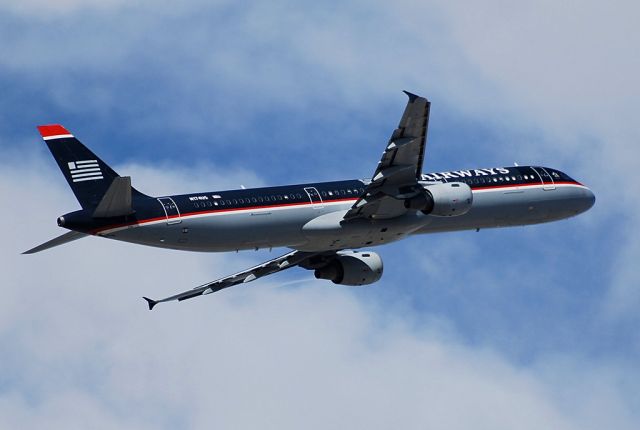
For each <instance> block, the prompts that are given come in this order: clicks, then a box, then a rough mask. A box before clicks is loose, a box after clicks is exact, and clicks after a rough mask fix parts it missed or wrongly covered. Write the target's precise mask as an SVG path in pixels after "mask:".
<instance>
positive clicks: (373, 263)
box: [315, 251, 383, 286]
mask: <svg viewBox="0 0 640 430" xmlns="http://www.w3.org/2000/svg"><path fill="white" fill-rule="evenodd" d="M382 270H383V265H382V259H381V258H380V256H379V255H378V254H376V253H375V252H370V251H364V252H358V251H340V252H338V253H337V256H336V257H335V258H333V259H332V260H330V261H329V263H328V264H326V265H324V266H322V267H319V268H317V269H316V270H315V276H316V278H317V279H328V280H330V281H332V282H333V283H334V284H340V285H352V286H358V285H368V284H373V283H374V282H376V281H378V280H379V279H380V277H382Z"/></svg>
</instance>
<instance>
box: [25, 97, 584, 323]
mask: <svg viewBox="0 0 640 430" xmlns="http://www.w3.org/2000/svg"><path fill="white" fill-rule="evenodd" d="M405 94H406V95H407V96H408V98H409V100H408V102H407V105H406V108H405V110H404V113H403V115H402V118H401V119H400V123H399V125H398V127H397V128H396V129H395V130H394V131H393V132H392V134H391V138H390V139H389V142H388V143H387V145H386V147H385V149H384V152H383V154H382V158H381V160H380V162H379V163H378V165H377V167H376V169H375V171H374V173H373V176H372V177H371V178H370V179H360V180H358V179H351V180H343V181H333V182H318V183H306V184H298V185H284V186H274V187H263V188H254V189H244V188H243V189H236V190H225V191H209V192H200V193H192V194H182V195H167V196H159V197H151V196H148V195H146V194H143V193H142V192H140V191H138V190H137V189H135V188H134V187H132V185H131V177H128V176H119V175H118V174H117V173H116V172H115V171H114V170H113V169H112V168H111V167H109V166H108V165H107V164H106V163H105V162H104V161H102V160H101V159H100V158H99V157H98V156H97V155H95V154H94V153H93V152H91V150H89V149H88V148H87V147H86V146H84V145H83V144H82V143H81V142H80V141H79V140H78V139H76V138H75V136H74V135H72V134H71V133H70V132H69V131H67V130H66V129H65V128H64V127H62V126H61V125H58V124H54V125H43V126H39V127H38V130H39V131H40V134H41V135H42V138H43V139H44V141H45V143H46V144H47V146H48V147H49V150H50V151H51V153H52V154H53V157H54V158H55V160H56V162H57V163H58V166H59V168H60V169H61V170H62V173H63V174H64V176H65V178H66V180H67V182H68V184H69V186H70V187H71V189H72V191H73V193H74V194H75V196H76V198H77V200H78V202H79V203H80V206H81V207H82V209H80V210H76V211H74V212H70V213H67V214H65V215H62V216H60V217H59V218H58V219H57V223H58V225H59V226H60V227H64V228H65V229H68V230H70V231H69V232H67V233H65V234H63V235H61V236H59V237H56V238H55V239H52V240H50V241H48V242H45V243H43V244H41V245H39V246H36V247H35V248H33V249H30V250H28V251H25V252H24V254H33V253H36V252H40V251H43V250H45V249H49V248H52V247H54V246H58V245H62V244H65V243H68V242H71V241H74V240H77V239H80V238H83V237H86V236H89V235H92V236H100V237H105V238H109V239H114V240H120V241H124V242H130V243H136V244H141V245H147V246H154V247H159V248H169V249H177V250H185V251H202V252H229V251H239V250H248V249H254V250H258V249H265V248H267V249H272V248H277V247H286V248H288V249H289V252H287V253H286V254H284V255H281V256H279V257H277V258H274V259H272V260H269V261H266V262H264V263H262V264H259V265H257V266H254V267H251V268H249V269H247V270H243V271H241V272H238V273H234V274H232V275H229V276H225V277H223V278H220V279H216V280H215V281H211V282H207V283H205V284H203V285H200V286H198V287H196V288H193V289H190V290H187V291H184V292H181V293H178V294H175V295H172V296H170V297H166V298H163V299H159V300H153V299H150V298H148V297H144V299H145V300H146V302H147V304H148V307H149V310H152V309H153V308H154V306H156V305H157V304H158V303H163V302H168V301H173V300H177V301H182V300H186V299H191V298H194V297H198V296H203V295H207V294H210V293H213V292H216V291H220V290H222V289H224V288H228V287H231V286H234V285H239V284H244V283H248V282H252V281H255V280H256V279H259V278H262V277H264V276H267V275H271V274H274V273H277V272H280V271H282V270H286V269H290V268H292V267H301V268H303V269H307V270H312V271H313V272H314V274H315V277H316V278H318V279H326V280H330V281H332V282H333V283H334V284H340V285H350V286H359V285H367V284H371V283H374V282H376V281H378V280H379V279H380V278H381V276H382V272H383V262H382V259H381V258H380V256H379V255H378V254H376V253H375V252H372V251H369V250H365V249H364V248H368V247H374V246H379V245H383V244H386V243H391V242H395V241H398V240H402V239H405V238H407V237H409V236H414V235H418V234H426V233H434V232H449V231H460V230H476V231H479V230H480V229H485V228H494V227H508V226H522V225H530V224H539V223H545V222H550V221H556V220H561V219H565V218H569V217H572V216H575V215H578V214H580V213H583V212H585V211H587V210H588V209H590V208H591V207H592V206H593V205H594V203H595V196H594V194H593V192H592V191H591V190H590V189H589V188H587V187H586V186H585V185H583V184H581V183H580V182H578V181H576V180H575V179H572V178H571V177H570V176H568V175H567V174H566V173H563V172H561V171H560V170H557V169H553V168H549V167H542V166H517V165H516V166H513V167H496V168H481V169H465V170H455V171H448V172H434V173H426V174H423V173H422V166H423V162H424V154H425V148H426V136H427V129H428V124H429V111H430V108H431V103H430V102H429V101H428V100H427V99H426V98H424V97H420V96H417V95H415V94H412V93H409V92H407V91H405Z"/></svg>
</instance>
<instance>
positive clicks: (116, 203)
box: [93, 176, 134, 218]
mask: <svg viewBox="0 0 640 430" xmlns="http://www.w3.org/2000/svg"><path fill="white" fill-rule="evenodd" d="M133 212H134V210H133V208H132V207H131V177H130V176H118V177H117V178H114V179H113V182H111V185H110V186H109V188H108V189H107V192H106V193H105V194H104V197H102V200H100V203H98V207H96V210H95V211H94V212H93V217H94V218H109V217H114V216H124V215H131V214H132V213H133Z"/></svg>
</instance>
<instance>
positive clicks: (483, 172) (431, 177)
mask: <svg viewBox="0 0 640 430" xmlns="http://www.w3.org/2000/svg"><path fill="white" fill-rule="evenodd" d="M500 174H501V175H507V174H509V169H505V168H504V167H495V168H492V169H474V170H455V171H453V172H438V173H423V174H422V180H423V181H438V180H441V179H455V178H465V177H468V178H472V177H474V176H494V175H500Z"/></svg>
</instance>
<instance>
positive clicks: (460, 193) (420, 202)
mask: <svg viewBox="0 0 640 430" xmlns="http://www.w3.org/2000/svg"><path fill="white" fill-rule="evenodd" d="M472 203H473V193H472V191H471V188H470V187H469V185H467V184H465V183H463V182H447V183H440V184H430V185H424V188H423V191H422V192H421V193H420V194H418V195H417V196H415V197H412V198H410V199H407V200H405V201H404V206H405V207H406V208H407V209H415V210H419V211H421V212H422V213H423V214H425V215H435V216H458V215H464V214H466V213H467V212H469V209H471V204H472Z"/></svg>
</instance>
